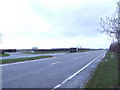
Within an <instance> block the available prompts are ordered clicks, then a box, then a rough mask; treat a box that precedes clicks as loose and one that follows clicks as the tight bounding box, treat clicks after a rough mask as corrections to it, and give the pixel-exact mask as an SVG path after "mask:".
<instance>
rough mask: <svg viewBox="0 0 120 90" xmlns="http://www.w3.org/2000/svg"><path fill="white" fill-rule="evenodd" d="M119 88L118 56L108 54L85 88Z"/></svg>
mask: <svg viewBox="0 0 120 90" xmlns="http://www.w3.org/2000/svg"><path fill="white" fill-rule="evenodd" d="M116 87H118V56H117V55H116V54H114V53H112V52H110V51H108V52H107V54H106V56H105V58H104V59H103V61H102V62H101V63H100V64H99V65H98V67H97V68H96V70H95V71H94V73H93V74H92V75H91V79H90V80H89V81H88V83H87V84H86V86H85V88H116Z"/></svg>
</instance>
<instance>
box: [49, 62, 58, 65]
mask: <svg viewBox="0 0 120 90" xmlns="http://www.w3.org/2000/svg"><path fill="white" fill-rule="evenodd" d="M57 63H60V62H55V63H51V65H54V64H57Z"/></svg>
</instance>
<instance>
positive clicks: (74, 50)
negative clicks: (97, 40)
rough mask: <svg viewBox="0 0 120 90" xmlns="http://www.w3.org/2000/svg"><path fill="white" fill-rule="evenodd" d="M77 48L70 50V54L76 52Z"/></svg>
mask: <svg viewBox="0 0 120 90" xmlns="http://www.w3.org/2000/svg"><path fill="white" fill-rule="evenodd" d="M77 51H78V48H70V53H73V52H77Z"/></svg>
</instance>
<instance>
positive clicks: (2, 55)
mask: <svg viewBox="0 0 120 90" xmlns="http://www.w3.org/2000/svg"><path fill="white" fill-rule="evenodd" d="M5 56H10V55H9V54H0V57H5Z"/></svg>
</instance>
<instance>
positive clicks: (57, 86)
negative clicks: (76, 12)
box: [51, 53, 103, 90]
mask: <svg viewBox="0 0 120 90" xmlns="http://www.w3.org/2000/svg"><path fill="white" fill-rule="evenodd" d="M102 54H103V53H102ZM102 54H100V55H99V56H97V57H96V58H94V59H93V60H92V61H90V62H89V63H88V64H86V65H85V66H84V67H82V68H81V69H80V70H78V71H77V72H76V73H74V74H73V75H71V76H70V77H68V78H67V79H65V80H64V81H63V82H61V83H60V84H58V85H56V86H55V87H54V88H53V89H51V90H55V89H57V88H59V87H60V86H61V85H62V84H64V83H65V82H67V81H68V80H70V79H72V78H73V77H74V76H76V75H77V74H78V73H80V72H81V71H82V70H84V69H85V68H87V67H88V66H89V65H90V64H91V63H93V62H94V61H95V60H96V59H98V58H99V57H100V56H102Z"/></svg>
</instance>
